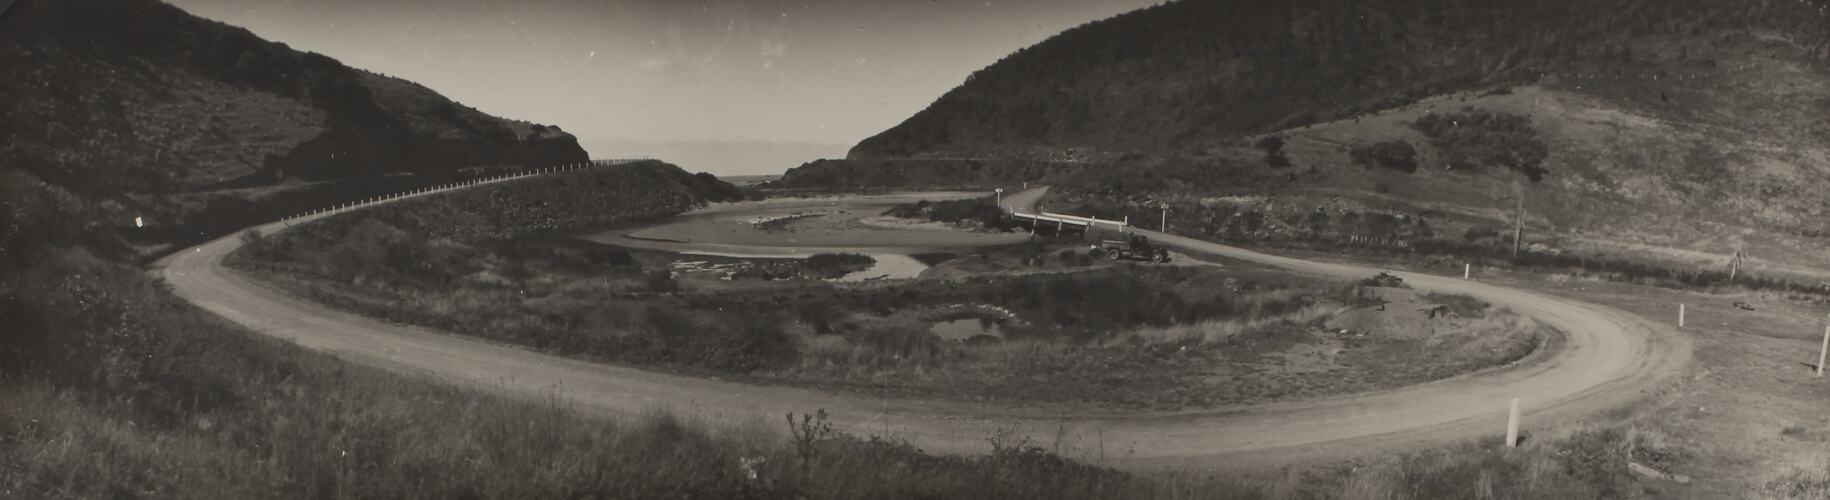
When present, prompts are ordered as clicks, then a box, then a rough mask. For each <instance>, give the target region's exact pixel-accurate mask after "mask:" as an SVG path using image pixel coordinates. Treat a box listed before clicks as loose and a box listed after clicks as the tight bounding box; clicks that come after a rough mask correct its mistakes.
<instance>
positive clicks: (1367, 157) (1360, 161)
mask: <svg viewBox="0 0 1830 500" xmlns="http://www.w3.org/2000/svg"><path fill="white" fill-rule="evenodd" d="M1348 156H1349V157H1351V158H1353V163H1354V164H1355V165H1359V166H1362V167H1368V168H1370V167H1380V168H1388V169H1392V170H1397V171H1399V172H1404V173H1407V174H1410V173H1416V172H1417V148H1414V147H1411V143H1409V142H1405V141H1387V142H1381V143H1376V144H1370V145H1360V146H1354V148H1353V149H1352V150H1349V151H1348Z"/></svg>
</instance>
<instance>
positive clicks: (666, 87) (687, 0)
mask: <svg viewBox="0 0 1830 500" xmlns="http://www.w3.org/2000/svg"><path fill="white" fill-rule="evenodd" d="M168 1H170V2H172V3H173V4H175V5H177V6H179V7H181V8H183V9H185V10H187V11H189V12H191V13H194V14H197V15H200V16H203V17H206V18H210V19H215V20H218V21H223V22H226V23H229V24H233V25H237V26H241V27H245V28H248V29H249V30H251V31H253V32H254V33H255V34H257V35H260V36H262V37H264V38H268V39H272V40H277V41H281V42H285V43H286V44H288V45H290V46H292V47H293V48H296V49H302V50H308V51H312V52H318V53H321V54H325V55H328V56H331V57H334V58H337V59H338V60H341V61H343V62H344V63H346V64H349V65H351V66H355V67H359V68H363V69H368V70H371V71H375V72H378V73H383V74H387V75H391V76H397V77H402V78H406V79H409V80H413V81H416V82H419V83H421V84H424V85H426V86H428V87H431V88H432V89H434V90H437V91H439V92H441V93H443V94H445V95H446V96H449V97H451V98H452V99H455V100H457V101H459V102H462V103H464V104H468V105H470V106H473V107H476V108H477V109H480V110H482V111H484V112H487V113H491V114H495V115H500V116H505V117H510V118H517V119H522V120H528V121H533V122H538V123H548V124H557V125H559V126H560V127H562V128H564V129H565V130H567V131H570V132H572V133H573V134H575V135H577V136H578V137H579V141H580V143H582V144H584V145H585V146H586V148H587V149H589V150H591V153H592V154H593V156H598V157H604V156H614V155H618V154H623V153H638V152H630V151H597V149H604V148H605V147H604V146H593V145H602V144H619V145H621V146H618V147H640V146H628V145H629V144H641V143H674V144H678V143H683V142H714V143H717V142H747V143H759V142H760V143H770V142H781V143H803V144H817V145H825V146H828V149H832V147H834V146H838V147H839V148H838V150H839V151H840V154H843V153H842V152H843V148H842V147H843V146H850V145H851V144H855V143H856V142H857V141H859V140H861V139H863V138H865V137H868V136H870V135H873V134H875V133H877V132H880V131H882V130H884V129H887V128H889V127H891V126H894V125H896V124H897V123H900V122H901V121H902V120H903V119H904V118H907V117H908V116H909V115H912V114H914V113H915V112H917V111H920V110H921V109H922V108H924V107H926V106H927V105H928V103H930V102H933V100H934V99H935V98H937V97H939V96H940V95H941V94H942V93H944V92H946V91H947V90H949V89H951V88H953V87H954V86H956V85H958V84H959V83H960V82H962V81H964V80H965V78H966V76H967V75H969V74H971V72H972V71H974V70H977V69H979V68H983V67H985V66H986V65H989V64H991V63H992V62H995V61H997V60H998V59H999V58H1001V57H1003V56H1005V55H1007V54H1009V53H1011V52H1014V51H1016V50H1017V49H1019V48H1022V47H1025V46H1029V45H1033V44H1035V43H1037V42H1040V41H1042V40H1043V39H1045V38H1047V37H1049V36H1050V35H1053V34H1055V33H1058V32H1060V31H1062V30H1065V29H1067V28H1071V27H1073V26H1077V25H1080V24H1083V23H1086V22H1089V21H1093V20H1097V19H1103V18H1107V17H1111V16H1112V15H1115V14H1119V13H1122V12H1126V11H1129V10H1134V9H1137V8H1140V7H1144V6H1147V5H1151V4H1155V3H1160V1H1161V0H1004V1H991V2H987V1H982V0H981V1H961V0H851V1H846V0H824V1H806V0H802V1H785V0H754V1H744V0H679V1H667V0H603V1H594V0H520V1H512V0H502V1H495V0H168ZM651 156H657V157H659V156H660V155H651ZM664 159H665V158H664ZM809 159H812V158H809ZM789 166H793V165H784V166H782V167H781V168H786V167H789ZM713 170H723V169H713ZM775 170H777V171H779V170H780V168H777V169H775Z"/></svg>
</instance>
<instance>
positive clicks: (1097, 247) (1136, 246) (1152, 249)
mask: <svg viewBox="0 0 1830 500" xmlns="http://www.w3.org/2000/svg"><path fill="white" fill-rule="evenodd" d="M1130 236H1131V237H1130V238H1127V239H1124V240H1100V241H1099V242H1098V243H1094V244H1093V249H1092V250H1090V251H1088V252H1087V255H1091V256H1093V257H1094V258H1099V257H1100V256H1102V255H1103V256H1105V257H1107V258H1110V259H1112V260H1121V259H1143V260H1148V261H1151V262H1156V263H1164V262H1169V249H1167V248H1163V246H1162V245H1153V244H1151V243H1150V238H1149V237H1147V236H1144V235H1140V234H1133V235H1130Z"/></svg>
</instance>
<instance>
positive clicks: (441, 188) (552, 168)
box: [280, 157, 651, 226]
mask: <svg viewBox="0 0 1830 500" xmlns="http://www.w3.org/2000/svg"><path fill="white" fill-rule="evenodd" d="M650 159H651V158H646V157H641V158H612V159H603V160H589V161H582V162H577V163H566V164H560V165H549V166H545V167H538V168H531V169H524V170H522V171H519V172H514V173H508V174H499V175H491V176H486V177H478V178H475V179H465V180H461V181H457V182H448V183H444V184H439V185H436V186H421V187H417V188H413V189H409V190H406V191H401V192H398V193H391V194H386V195H381V196H375V197H370V198H364V199H362V200H361V201H351V202H343V203H337V204H333V205H331V206H328V207H324V208H319V209H316V210H309V211H306V212H303V213H299V214H295V215H290V216H286V217H281V218H280V222H283V223H285V224H286V225H288V226H290V225H292V221H296V220H299V219H304V218H307V217H316V216H320V215H335V214H340V213H343V212H348V211H351V210H355V209H358V208H363V207H366V206H369V205H373V204H376V203H383V202H389V201H394V200H398V199H401V198H407V197H413V196H420V195H426V194H434V193H442V192H446V191H452V190H457V189H463V188H467V187H473V186H481V185H484V184H493V183H496V182H503V181H512V180H515V179H522V178H527V177H533V176H537V175H546V174H556V173H562V172H574V171H578V170H584V169H587V168H592V167H609V166H615V165H622V164H627V163H635V162H640V161H648V160H650Z"/></svg>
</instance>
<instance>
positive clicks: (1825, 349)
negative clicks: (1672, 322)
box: [1677, 304, 1830, 377]
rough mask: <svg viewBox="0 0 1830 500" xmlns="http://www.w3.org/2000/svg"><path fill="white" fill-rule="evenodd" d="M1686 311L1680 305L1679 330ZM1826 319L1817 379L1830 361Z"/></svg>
mask: <svg viewBox="0 0 1830 500" xmlns="http://www.w3.org/2000/svg"><path fill="white" fill-rule="evenodd" d="M1686 309H1687V308H1686V307H1685V305H1684V304H1678V318H1677V326H1678V328H1683V327H1684V319H1685V313H1686V312H1688V311H1687V310H1686ZM1825 319H1826V321H1825V323H1824V342H1823V343H1822V344H1820V345H1819V346H1818V347H1817V373H1816V375H1815V376H1817V377H1822V376H1824V362H1825V361H1830V317H1826V318H1825Z"/></svg>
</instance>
